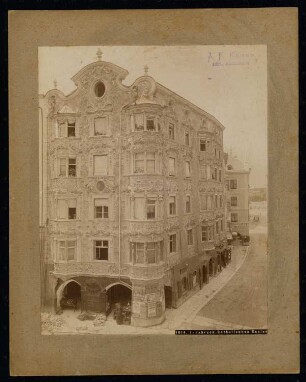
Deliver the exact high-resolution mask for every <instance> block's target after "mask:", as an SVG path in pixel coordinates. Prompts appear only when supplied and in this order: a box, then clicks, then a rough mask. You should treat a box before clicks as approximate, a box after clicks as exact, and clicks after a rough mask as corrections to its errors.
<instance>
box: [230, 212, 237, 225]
mask: <svg viewBox="0 0 306 382" xmlns="http://www.w3.org/2000/svg"><path fill="white" fill-rule="evenodd" d="M231 222H232V223H237V222H238V214H231Z"/></svg>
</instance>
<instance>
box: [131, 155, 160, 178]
mask: <svg viewBox="0 0 306 382" xmlns="http://www.w3.org/2000/svg"><path fill="white" fill-rule="evenodd" d="M143 173H145V174H154V173H156V155H155V152H142V153H136V154H134V174H143Z"/></svg>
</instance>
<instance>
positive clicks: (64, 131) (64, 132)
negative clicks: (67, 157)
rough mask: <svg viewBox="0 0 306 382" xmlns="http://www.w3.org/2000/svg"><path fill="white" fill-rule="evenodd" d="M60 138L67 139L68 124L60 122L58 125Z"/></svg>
mask: <svg viewBox="0 0 306 382" xmlns="http://www.w3.org/2000/svg"><path fill="white" fill-rule="evenodd" d="M58 136H59V137H60V138H64V137H67V122H66V121H64V122H59V124H58Z"/></svg>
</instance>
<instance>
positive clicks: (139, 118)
mask: <svg viewBox="0 0 306 382" xmlns="http://www.w3.org/2000/svg"><path fill="white" fill-rule="evenodd" d="M134 119H135V131H143V130H144V115H143V114H135V115H134Z"/></svg>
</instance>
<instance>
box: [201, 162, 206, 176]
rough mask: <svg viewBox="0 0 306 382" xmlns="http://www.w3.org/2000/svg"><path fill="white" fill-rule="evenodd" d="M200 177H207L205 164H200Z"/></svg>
mask: <svg viewBox="0 0 306 382" xmlns="http://www.w3.org/2000/svg"><path fill="white" fill-rule="evenodd" d="M200 177H201V179H206V166H205V165H201V166H200Z"/></svg>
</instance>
